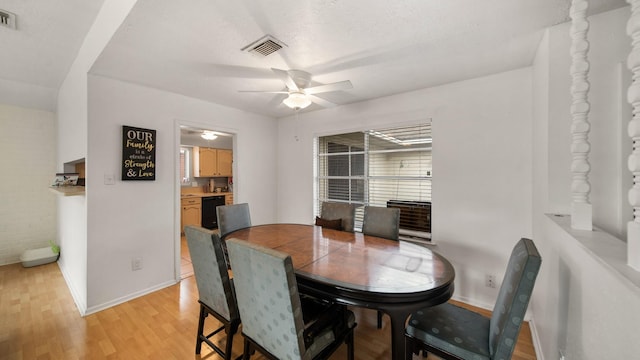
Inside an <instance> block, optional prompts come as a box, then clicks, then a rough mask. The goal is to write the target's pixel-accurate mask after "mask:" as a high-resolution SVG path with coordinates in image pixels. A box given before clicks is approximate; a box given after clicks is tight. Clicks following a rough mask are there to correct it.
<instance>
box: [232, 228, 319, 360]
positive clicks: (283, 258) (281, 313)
mask: <svg viewBox="0 0 640 360" xmlns="http://www.w3.org/2000/svg"><path fill="white" fill-rule="evenodd" d="M227 249H228V250H229V259H230V261H231V267H232V268H233V277H234V282H235V285H236V294H237V297H238V308H239V310H240V316H241V318H242V333H243V334H244V335H245V336H248V337H249V338H250V339H251V340H253V341H254V342H256V343H258V344H259V345H260V346H262V347H263V348H264V349H265V350H267V351H268V352H269V353H271V354H272V355H274V356H275V357H276V358H278V359H305V358H306V357H307V356H305V354H307V353H306V351H305V345H304V337H303V331H304V321H303V317H302V307H301V305H300V296H299V294H298V286H297V283H296V277H295V273H294V269H293V264H292V261H291V256H289V255H287V254H284V253H281V252H279V251H276V250H273V249H269V248H266V247H263V246H260V245H257V244H253V243H249V242H247V241H243V240H238V239H229V240H227Z"/></svg>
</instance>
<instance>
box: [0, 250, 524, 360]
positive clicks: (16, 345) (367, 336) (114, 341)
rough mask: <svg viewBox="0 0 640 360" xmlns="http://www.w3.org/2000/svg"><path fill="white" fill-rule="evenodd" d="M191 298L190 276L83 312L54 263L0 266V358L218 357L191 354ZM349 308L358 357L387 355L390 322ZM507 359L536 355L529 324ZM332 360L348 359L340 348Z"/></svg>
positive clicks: (194, 314) (237, 347)
mask: <svg viewBox="0 0 640 360" xmlns="http://www.w3.org/2000/svg"><path fill="white" fill-rule="evenodd" d="M197 298H198V292H197V288H196V284H195V279H194V277H193V276H190V277H187V278H185V279H183V280H182V281H181V282H180V283H179V284H176V285H174V286H170V287H168V288H165V289H162V290H159V291H156V292H154V293H152V294H149V295H146V296H143V297H140V298H137V299H134V300H131V301H128V302H126V303H123V304H120V305H118V306H114V307H112V308H109V309H107V310H103V311H101V312H98V313H96V314H92V315H88V316H86V317H84V318H83V317H81V316H80V315H79V313H78V310H77V309H76V306H75V304H74V302H73V299H72V297H71V295H70V293H69V290H68V288H67V286H66V283H65V281H64V279H63V277H62V275H61V273H60V270H59V268H58V266H57V264H56V263H52V264H47V265H41V266H37V267H32V268H23V267H22V266H21V265H20V264H13V265H6V266H0V359H2V360H5V359H10V360H18V359H25V360H26V359H29V360H31V359H65V360H66V359H220V357H219V356H217V355H216V354H215V353H213V352H212V351H211V350H210V349H209V348H208V347H207V346H206V345H203V347H202V356H196V355H194V348H195V333H196V328H197V324H198V303H197ZM353 310H354V312H355V313H356V318H357V321H358V327H357V328H356V345H355V346H356V359H359V360H365V359H389V356H390V355H389V354H390V347H389V338H390V335H389V326H388V321H386V319H385V322H384V328H383V329H382V330H377V329H376V327H375V325H376V312H375V311H372V310H364V309H358V308H355V309H353ZM484 312H485V313H488V312H486V311H484ZM207 322H208V323H209V327H210V328H211V327H212V326H211V324H214V323H215V320H214V319H213V318H211V317H209V318H208V319H207ZM525 325H526V324H525ZM222 339H223V337H220V339H218V340H217V341H219V342H223V341H224V340H222ZM233 349H234V351H233V352H234V357H235V356H237V355H239V354H240V352H241V350H242V335H240V334H237V335H236V337H235V339H234V347H233ZM261 358H262V357H260V356H254V357H252V359H261ZM513 358H514V359H519V360H530V359H535V354H534V350H533V346H532V342H531V335H530V331H529V327H528V325H526V326H525V327H524V328H523V330H522V331H521V334H520V338H519V339H518V345H517V347H516V351H515V353H514V357H513ZM332 359H346V349H345V346H342V347H341V348H340V349H339V351H338V352H337V353H336V354H334V355H333V356H332ZM429 359H436V358H435V357H432V356H431V355H430V356H429Z"/></svg>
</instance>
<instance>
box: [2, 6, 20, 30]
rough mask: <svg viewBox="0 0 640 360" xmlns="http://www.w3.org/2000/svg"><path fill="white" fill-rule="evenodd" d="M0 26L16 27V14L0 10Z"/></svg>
mask: <svg viewBox="0 0 640 360" xmlns="http://www.w3.org/2000/svg"><path fill="white" fill-rule="evenodd" d="M0 26H3V27H6V28H9V29H14V30H15V29H16V14H13V13H10V12H8V11H5V10H0Z"/></svg>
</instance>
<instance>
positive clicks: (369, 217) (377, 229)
mask: <svg viewBox="0 0 640 360" xmlns="http://www.w3.org/2000/svg"><path fill="white" fill-rule="evenodd" d="M362 233H363V234H365V235H373V236H377V237H382V238H385V239H391V240H398V236H399V235H400V209H398V208H387V207H379V206H365V207H364V221H363V223H362Z"/></svg>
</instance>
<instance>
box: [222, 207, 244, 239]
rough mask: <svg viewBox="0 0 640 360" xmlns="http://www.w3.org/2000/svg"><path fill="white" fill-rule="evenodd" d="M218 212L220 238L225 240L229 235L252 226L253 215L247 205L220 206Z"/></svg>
mask: <svg viewBox="0 0 640 360" xmlns="http://www.w3.org/2000/svg"><path fill="white" fill-rule="evenodd" d="M216 211H217V217H218V232H219V233H220V238H224V236H225V235H227V234H228V233H231V232H234V231H236V230H240V229H244V228H248V227H250V226H251V214H250V213H249V204H247V203H242V204H234V205H224V206H218V207H217V208H216Z"/></svg>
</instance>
